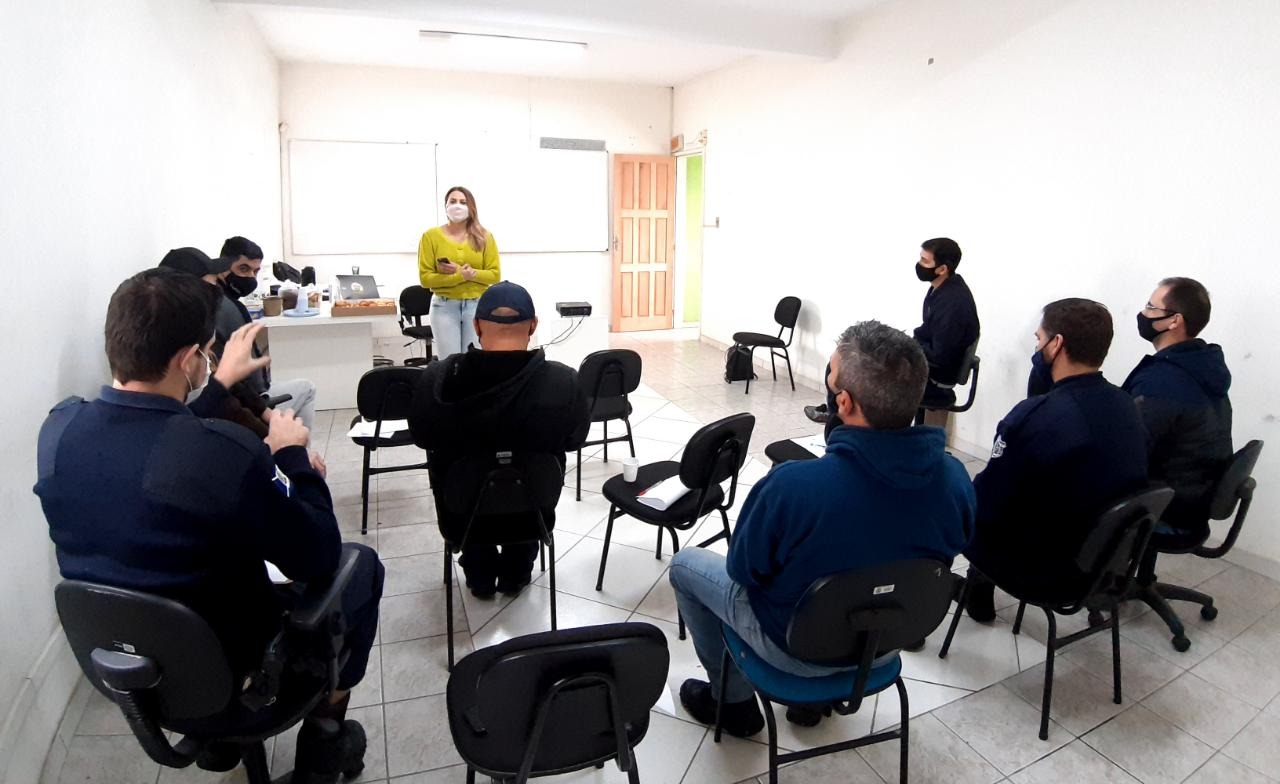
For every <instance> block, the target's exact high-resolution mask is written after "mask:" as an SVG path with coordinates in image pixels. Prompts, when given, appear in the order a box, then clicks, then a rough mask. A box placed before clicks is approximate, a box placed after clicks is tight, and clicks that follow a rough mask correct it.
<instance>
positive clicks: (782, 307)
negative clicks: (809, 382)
mask: <svg viewBox="0 0 1280 784" xmlns="http://www.w3.org/2000/svg"><path fill="white" fill-rule="evenodd" d="M799 319H800V298H799V297H783V298H782V299H780V300H778V306H777V307H775V308H774V309H773V320H774V321H776V322H777V323H778V334H777V335H766V334H764V333H762V332H735V333H733V342H734V343H735V344H736V345H739V346H746V347H747V348H749V349H750V353H751V358H752V360H754V359H755V355H756V349H757V348H767V349H769V366H770V367H771V368H772V369H773V380H774V381H777V380H778V364H777V360H778V357H782V358H783V359H785V360H786V361H787V378H789V379H790V380H791V391H792V392H794V391H796V378H795V376H793V375H792V374H791V354H790V353H789V352H788V349H789V348H790V347H791V339H792V338H794V337H795V336H796V322H797V321H799ZM787 330H791V332H790V333H789V334H788V335H787V340H786V342H785V343H784V342H783V341H782V333H783V332H786V331H787ZM750 392H751V377H750V376H748V377H747V388H746V391H745V392H744V394H747V393H750Z"/></svg>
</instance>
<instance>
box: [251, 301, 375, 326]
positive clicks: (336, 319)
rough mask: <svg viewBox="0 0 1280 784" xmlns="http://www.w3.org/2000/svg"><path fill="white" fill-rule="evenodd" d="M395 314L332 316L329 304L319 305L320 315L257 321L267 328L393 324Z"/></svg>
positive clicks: (271, 318)
mask: <svg viewBox="0 0 1280 784" xmlns="http://www.w3.org/2000/svg"><path fill="white" fill-rule="evenodd" d="M398 318H399V316H397V315H396V314H395V313H386V314H383V315H380V316H333V315H330V313H329V303H327V302H325V303H321V305H320V313H319V315H315V316H300V317H294V316H265V317H263V318H262V319H259V320H260V321H261V322H262V323H263V324H265V325H266V326H267V329H271V328H272V327H306V326H316V325H318V324H327V325H333V324H377V323H381V322H394V321H396V319H398Z"/></svg>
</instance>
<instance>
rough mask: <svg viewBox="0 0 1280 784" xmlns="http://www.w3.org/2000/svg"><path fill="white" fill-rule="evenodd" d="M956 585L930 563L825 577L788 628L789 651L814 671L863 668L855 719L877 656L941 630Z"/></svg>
mask: <svg viewBox="0 0 1280 784" xmlns="http://www.w3.org/2000/svg"><path fill="white" fill-rule="evenodd" d="M953 583H954V580H953V578H952V576H951V571H950V570H949V569H948V568H947V565H946V564H944V563H943V562H942V561H938V560H934V559H931V558H918V559H911V560H903V561H893V562H890V563H885V564H877V565H876V566H868V567H866V568H863V569H855V570H851V571H846V572H838V573H836V574H830V575H827V576H826V577H822V578H819V579H818V580H815V581H814V582H813V583H812V584H811V585H810V586H809V589H808V590H807V591H805V593H804V596H802V597H801V598H800V601H799V602H798V603H797V604H796V611H795V614H794V615H793V616H792V618H791V624H790V625H789V626H788V628H787V650H788V651H789V652H790V653H791V655H792V656H795V657H797V658H800V659H804V660H805V661H809V662H813V663H815V664H822V665H826V666H831V667H858V668H859V670H858V677H857V678H855V682H854V689H853V692H852V693H851V694H850V697H849V703H850V707H849V708H848V712H849V713H852V712H855V711H857V709H858V705H859V703H860V702H861V700H862V697H863V694H864V692H865V691H866V676H867V674H868V672H869V671H870V669H871V663H872V662H873V661H874V660H875V657H876V656H878V655H880V654H881V653H885V652H887V651H892V650H895V649H899V648H903V647H906V646H908V645H911V644H912V643H914V642H916V641H918V640H921V639H924V638H925V637H926V636H928V635H929V633H930V632H932V631H933V630H934V629H936V628H937V627H938V624H939V623H941V622H942V619H943V618H945V617H946V615H947V607H948V606H950V604H951V593H952V586H953ZM841 712H845V711H841Z"/></svg>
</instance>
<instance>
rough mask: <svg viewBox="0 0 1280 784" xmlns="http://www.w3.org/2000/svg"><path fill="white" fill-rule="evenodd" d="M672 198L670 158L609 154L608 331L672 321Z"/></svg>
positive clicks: (652, 326) (666, 326)
mask: <svg viewBox="0 0 1280 784" xmlns="http://www.w3.org/2000/svg"><path fill="white" fill-rule="evenodd" d="M675 201H676V159H675V158H673V157H671V156H668V155H615V156H614V157H613V238H612V242H611V246H612V247H611V255H612V258H613V303H612V313H611V314H610V323H609V328H610V331H612V332H634V331H638V330H649V329H671V327H673V326H674V325H675V307H674V303H673V302H672V293H673V289H674V282H675V274H674V272H675V256H676V220H675V219H676V208H675Z"/></svg>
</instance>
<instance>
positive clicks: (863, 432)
mask: <svg viewBox="0 0 1280 784" xmlns="http://www.w3.org/2000/svg"><path fill="white" fill-rule="evenodd" d="M928 373H929V366H928V362H927V360H926V359H925V355H924V351H923V350H922V349H921V348H920V346H919V344H917V343H916V342H915V341H914V340H912V339H911V337H910V336H908V335H905V334H903V333H902V332H900V331H898V330H896V329H893V328H892V327H888V326H885V325H884V324H880V323H879V322H875V321H864V322H861V323H859V324H854V325H853V326H852V327H849V328H848V329H847V330H845V332H844V334H843V335H841V336H840V340H839V343H838V345H837V346H836V350H835V352H834V353H833V354H832V355H831V370H830V373H829V375H828V376H827V386H828V388H829V391H830V392H831V394H832V398H833V400H834V407H833V408H832V414H833V415H834V416H836V417H838V418H839V424H838V425H837V426H836V427H835V428H834V429H832V431H831V433H830V434H829V436H828V438H827V449H826V454H825V455H823V456H822V457H821V458H819V459H817V460H802V461H793V462H789V463H784V464H782V465H780V466H778V467H776V468H774V470H773V471H772V472H771V473H769V475H768V476H766V477H765V478H764V479H762V480H760V482H758V483H757V484H756V486H755V487H754V488H752V490H751V493H750V494H749V495H748V496H747V500H746V503H745V504H744V505H743V507H742V515H741V517H739V518H738V524H737V529H736V530H735V531H734V533H733V540H732V542H731V543H730V545H729V555H728V557H727V558H726V557H724V556H722V555H719V554H718V553H714V552H711V551H709V550H704V549H700V548H696V547H690V548H687V549H684V550H681V551H680V552H679V553H677V554H676V555H675V556H674V557H673V558H672V559H671V585H672V587H674V588H675V593H676V602H677V604H678V605H679V607H680V612H681V615H682V616H683V618H684V621H685V625H686V626H687V627H688V629H689V634H691V635H692V636H693V645H694V648H695V650H696V651H697V653H698V658H699V659H700V660H701V662H702V665H703V666H704V667H705V668H706V670H707V675H708V676H709V679H710V682H708V681H702V680H696V679H691V680H687V681H685V682H684V684H683V685H682V686H681V688H680V702H681V703H682V704H683V705H684V707H685V709H686V710H687V711H689V713H690V714H691V715H692V716H693V717H694V718H695V719H697V720H698V721H701V722H703V723H704V724H713V723H714V722H715V715H716V705H717V703H718V702H719V701H720V700H723V701H724V708H723V726H724V729H725V730H726V731H727V732H729V733H730V734H732V735H736V736H738V737H747V736H750V735H754V734H756V733H757V732H759V731H760V730H761V728H762V727H763V726H764V717H763V715H762V714H761V713H760V709H759V707H758V706H757V704H756V701H755V693H754V690H753V689H752V687H751V684H750V683H749V682H748V681H747V680H746V679H745V678H743V677H742V675H741V674H740V673H738V672H737V671H736V670H734V671H731V672H730V673H729V677H728V681H727V686H726V688H725V693H724V694H717V693H716V690H717V689H718V688H719V683H720V672H721V670H720V664H721V656H722V654H723V651H724V647H723V643H722V640H721V636H720V625H721V624H722V623H727V624H728V625H729V626H730V627H732V628H733V630H734V631H735V632H737V633H738V635H739V636H741V637H742V639H743V640H745V641H746V642H747V644H748V645H750V646H751V647H752V648H753V649H754V650H755V652H756V653H758V654H759V655H760V656H761V657H762V658H763V659H764V660H765V661H767V662H769V663H770V664H772V665H773V666H774V667H777V668H778V669H781V670H785V671H787V672H791V673H795V674H797V675H804V676H821V675H828V674H831V673H834V672H837V670H833V669H831V668H828V667H819V666H815V665H811V664H808V663H806V662H802V661H800V660H798V659H795V658H793V657H792V656H791V655H790V654H789V653H788V651H787V626H788V625H789V624H790V622H791V616H792V614H793V613H794V611H795V607H796V603H797V602H798V601H799V600H800V598H801V596H803V595H804V593H805V591H806V590H808V588H809V586H810V584H812V583H813V582H814V581H815V580H817V579H819V578H821V577H825V576H827V575H830V574H835V573H837V572H843V571H848V570H852V569H861V568H865V567H869V566H874V565H876V564H882V563H888V562H891V561H897V560H902V559H907V558H937V559H939V560H941V561H945V562H947V563H950V562H951V560H952V558H954V557H955V555H956V554H957V553H959V552H960V551H961V550H962V549H964V546H965V544H966V543H967V542H968V540H969V536H970V534H971V532H972V531H973V523H974V515H975V506H976V500H975V498H974V492H973V485H972V483H970V481H969V476H968V474H967V473H966V472H965V469H964V467H963V466H962V465H961V463H960V461H958V460H956V459H955V458H953V457H951V456H950V455H948V454H947V453H946V451H945V449H944V448H943V447H944V446H945V443H944V433H943V431H942V430H940V429H938V428H933V427H912V424H911V423H912V420H913V419H914V417H915V415H916V409H917V408H918V407H919V405H920V398H921V397H922V395H923V394H924V387H925V382H926V379H927V378H928ZM815 707H817V706H815ZM821 716H822V713H821V712H820V711H818V710H807V709H796V708H791V709H789V710H788V711H787V718H788V719H789V720H791V721H792V722H794V723H798V724H805V725H809V726H812V725H813V724H817V723H818V721H819V720H820V718H821Z"/></svg>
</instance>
